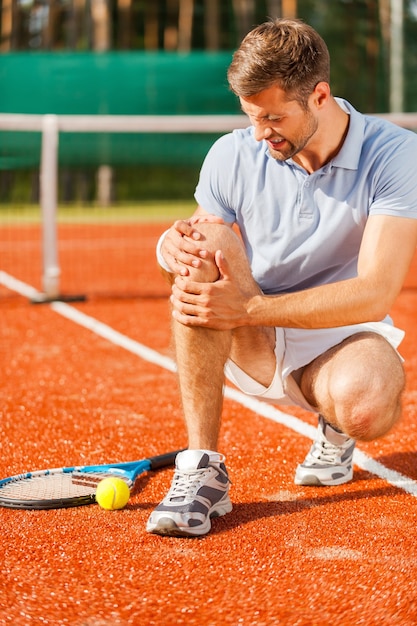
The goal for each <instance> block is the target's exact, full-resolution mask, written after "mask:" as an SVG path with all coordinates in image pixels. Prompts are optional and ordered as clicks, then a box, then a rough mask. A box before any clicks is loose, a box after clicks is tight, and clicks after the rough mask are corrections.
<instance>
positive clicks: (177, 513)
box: [146, 450, 232, 537]
mask: <svg viewBox="0 0 417 626" xmlns="http://www.w3.org/2000/svg"><path fill="white" fill-rule="evenodd" d="M175 467H176V470H175V474H174V478H173V481H172V485H171V489H170V490H169V492H168V494H167V495H166V496H165V498H164V499H163V500H162V502H161V504H159V506H157V507H156V509H155V510H154V511H153V512H152V514H151V516H150V518H149V520H148V523H147V526H146V530H147V531H148V532H150V533H155V534H157V535H171V536H174V537H199V536H201V535H206V534H207V533H208V532H209V531H210V529H211V518H213V517H219V516H220V515H225V514H226V513H230V511H231V510H232V503H231V502H230V499H229V495H228V491H229V485H230V481H229V477H228V475H227V470H226V467H225V465H224V456H223V455H221V454H217V453H211V454H208V453H207V452H205V451H204V450H184V452H180V453H179V454H178V455H177V458H176V460H175Z"/></svg>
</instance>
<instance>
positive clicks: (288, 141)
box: [240, 87, 318, 161]
mask: <svg viewBox="0 0 417 626" xmlns="http://www.w3.org/2000/svg"><path fill="white" fill-rule="evenodd" d="M240 104H241V107H242V111H243V112H244V113H246V114H247V116H248V117H249V119H250V122H251V124H252V125H253V126H254V127H255V138H256V139H257V140H258V141H262V140H265V141H266V143H267V145H268V149H269V152H270V154H271V156H272V157H273V158H274V159H277V160H278V161H286V160H287V159H290V158H292V157H293V156H295V155H296V154H297V153H298V152H300V151H301V150H303V149H304V148H305V147H306V146H307V144H309V142H310V141H311V139H312V138H313V136H314V134H315V133H316V131H317V128H318V119H317V118H316V117H315V116H314V114H313V112H312V110H311V108H310V106H309V107H308V109H304V108H302V107H301V106H300V104H299V103H298V102H297V101H296V100H288V99H287V97H286V94H285V92H284V91H283V90H282V89H280V88H279V87H270V88H269V89H265V90H264V91H261V92H260V93H259V94H256V95H255V96H249V97H240Z"/></svg>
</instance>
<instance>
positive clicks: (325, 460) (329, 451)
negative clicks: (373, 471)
mask: <svg viewBox="0 0 417 626" xmlns="http://www.w3.org/2000/svg"><path fill="white" fill-rule="evenodd" d="M346 444H347V445H346ZM346 444H342V445H339V446H338V445H336V444H333V443H330V441H316V442H314V444H313V448H312V450H311V452H310V456H311V457H312V458H313V459H314V461H315V462H316V463H319V464H321V465H328V464H334V463H336V461H337V460H338V459H339V457H340V456H341V455H340V451H341V449H342V450H344V449H345V448H347V447H348V445H350V443H349V442H346Z"/></svg>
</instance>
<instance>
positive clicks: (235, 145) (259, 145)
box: [208, 126, 266, 159]
mask: <svg viewBox="0 0 417 626" xmlns="http://www.w3.org/2000/svg"><path fill="white" fill-rule="evenodd" d="M265 152H266V147H265V145H264V144H263V142H259V141H257V140H256V139H255V137H254V129H253V126H248V127H247V128H238V129H236V130H234V131H232V132H231V133H228V134H227V135H223V136H222V137H220V138H219V139H217V141H215V142H214V144H213V145H212V147H211V148H210V150H209V153H208V156H210V155H215V157H216V158H219V157H220V158H222V157H225V156H226V157H227V158H228V159H233V158H234V157H239V156H241V155H242V154H244V155H245V159H247V158H248V157H250V156H252V158H257V155H259V154H263V153H265Z"/></svg>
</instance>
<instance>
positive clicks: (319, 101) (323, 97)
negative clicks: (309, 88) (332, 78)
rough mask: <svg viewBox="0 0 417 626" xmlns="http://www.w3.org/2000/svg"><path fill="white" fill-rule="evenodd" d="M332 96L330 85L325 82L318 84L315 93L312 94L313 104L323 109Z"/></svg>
mask: <svg viewBox="0 0 417 626" xmlns="http://www.w3.org/2000/svg"><path fill="white" fill-rule="evenodd" d="M330 96H331V93H330V85H329V83H326V82H324V81H321V82H320V83H317V85H316V86H315V87H314V91H313V93H312V94H311V97H312V104H313V106H315V107H316V108H317V109H322V108H323V106H324V105H325V104H326V103H327V102H328V101H329V99H330Z"/></svg>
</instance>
